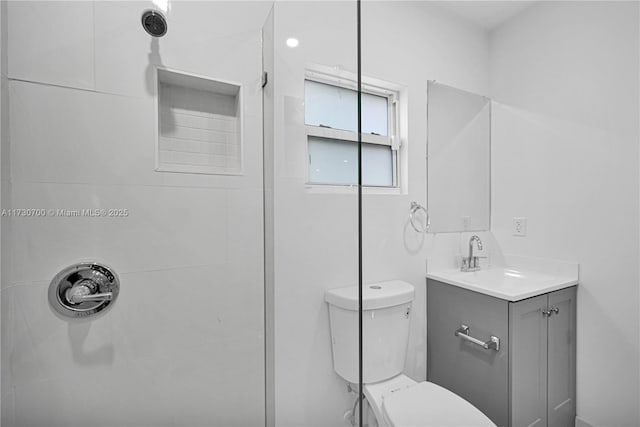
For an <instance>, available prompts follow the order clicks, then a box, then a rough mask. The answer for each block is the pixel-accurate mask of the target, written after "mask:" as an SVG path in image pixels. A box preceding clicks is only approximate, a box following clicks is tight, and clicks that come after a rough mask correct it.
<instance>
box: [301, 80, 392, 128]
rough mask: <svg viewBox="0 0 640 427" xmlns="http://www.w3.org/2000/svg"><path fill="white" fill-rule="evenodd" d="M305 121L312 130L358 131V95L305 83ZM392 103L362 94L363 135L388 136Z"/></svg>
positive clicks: (326, 86) (376, 96)
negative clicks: (389, 105)
mask: <svg viewBox="0 0 640 427" xmlns="http://www.w3.org/2000/svg"><path fill="white" fill-rule="evenodd" d="M304 92H305V94H304V96H305V105H304V118H305V120H304V121H305V123H306V124H307V125H311V126H328V127H331V128H333V129H342V130H348V131H352V132H357V131H358V92H356V91H355V90H352V89H347V88H343V87H338V86H333V85H328V84H325V83H318V82H314V81H312V80H305V85H304ZM387 102H388V99H387V98H386V97H384V96H379V95H372V94H370V93H363V94H362V132H363V133H374V134H377V135H384V136H387V135H388V129H387V128H388V116H387V114H388V109H387Z"/></svg>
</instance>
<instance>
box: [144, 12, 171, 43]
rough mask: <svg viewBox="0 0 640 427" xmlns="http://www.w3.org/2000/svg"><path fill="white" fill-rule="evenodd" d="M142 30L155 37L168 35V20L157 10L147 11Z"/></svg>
mask: <svg viewBox="0 0 640 427" xmlns="http://www.w3.org/2000/svg"><path fill="white" fill-rule="evenodd" d="M142 28H144V30H145V31H146V32H147V33H149V34H150V35H152V36H153V37H162V36H164V35H165V34H167V20H166V18H165V17H164V15H163V14H162V13H160V12H158V11H157V10H147V11H145V12H144V13H143V14H142Z"/></svg>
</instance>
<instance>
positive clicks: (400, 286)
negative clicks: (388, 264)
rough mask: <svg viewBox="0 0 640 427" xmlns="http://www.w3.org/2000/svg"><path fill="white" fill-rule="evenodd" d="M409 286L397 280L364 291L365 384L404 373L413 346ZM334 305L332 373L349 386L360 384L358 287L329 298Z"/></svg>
mask: <svg viewBox="0 0 640 427" xmlns="http://www.w3.org/2000/svg"><path fill="white" fill-rule="evenodd" d="M414 293H415V290H414V288H413V286H412V285H410V284H409V283H406V282H403V281H400V280H392V281H388V282H380V283H373V284H369V285H363V287H362V309H363V316H362V345H363V347H362V353H363V360H362V367H363V382H364V383H374V382H378V381H384V380H386V379H389V378H392V377H394V376H396V375H398V374H400V373H402V370H403V368H404V361H405V356H406V354H407V343H408V340H409V319H410V313H411V302H412V301H413V298H414ZM325 301H326V302H327V303H328V304H329V322H330V325H331V348H332V351H333V368H334V369H335V371H336V372H337V373H338V375H340V376H341V377H342V378H344V379H345V380H347V381H349V382H350V383H355V384H357V383H358V360H359V357H358V287H357V286H350V287H346V288H338V289H331V290H328V291H326V292H325Z"/></svg>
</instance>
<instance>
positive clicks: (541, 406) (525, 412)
mask: <svg viewBox="0 0 640 427" xmlns="http://www.w3.org/2000/svg"><path fill="white" fill-rule="evenodd" d="M546 309H547V295H542V296H539V297H535V298H530V299H526V300H524V301H520V302H517V303H511V304H509V323H510V328H509V355H510V360H511V364H510V374H511V375H510V382H511V405H510V406H511V426H512V427H532V426H536V427H542V426H546V425H547V317H546V316H544V315H543V311H544V310H546Z"/></svg>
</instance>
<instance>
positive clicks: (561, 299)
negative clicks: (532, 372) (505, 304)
mask: <svg viewBox="0 0 640 427" xmlns="http://www.w3.org/2000/svg"><path fill="white" fill-rule="evenodd" d="M549 309H550V310H552V314H551V316H549V321H548V322H549V338H548V343H549V356H548V365H549V367H548V372H549V376H548V378H549V380H548V381H549V384H548V386H547V389H548V399H547V402H548V403H547V405H548V416H549V422H548V425H549V426H550V427H569V426H573V425H574V420H575V401H576V399H575V397H576V339H575V337H576V288H575V287H572V288H568V289H563V290H560V291H556V292H552V293H550V294H549ZM555 309H557V310H555ZM556 311H557V312H556Z"/></svg>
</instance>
